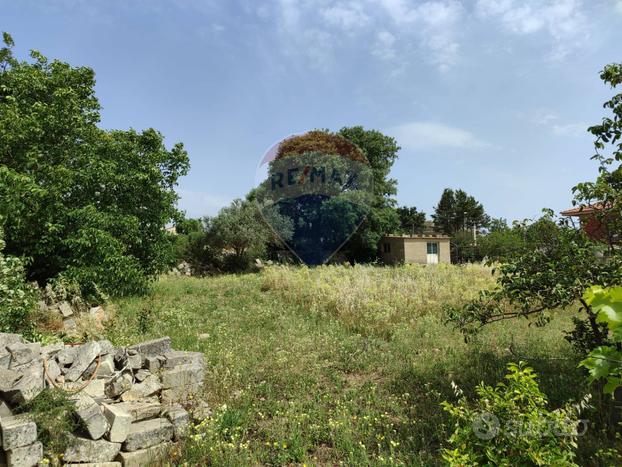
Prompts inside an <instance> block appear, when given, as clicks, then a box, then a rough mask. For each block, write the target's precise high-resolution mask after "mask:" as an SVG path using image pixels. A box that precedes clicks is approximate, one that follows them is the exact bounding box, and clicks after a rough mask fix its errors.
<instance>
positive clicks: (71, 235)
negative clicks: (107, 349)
mask: <svg viewBox="0 0 622 467" xmlns="http://www.w3.org/2000/svg"><path fill="white" fill-rule="evenodd" d="M4 39H5V44H6V47H4V48H2V49H1V50H0V141H1V142H2V144H0V215H3V216H4V219H5V220H6V224H5V225H4V227H5V234H6V237H5V240H6V244H7V252H8V253H9V254H13V255H15V256H20V257H21V256H25V257H28V258H29V261H28V265H27V271H26V272H27V277H28V279H29V280H36V281H38V282H39V283H40V284H44V283H47V282H48V281H49V280H50V279H52V278H55V277H58V276H59V275H61V274H64V275H66V276H67V277H68V278H69V279H72V280H75V281H77V282H78V283H79V284H80V286H81V287H82V288H83V292H84V293H85V294H93V293H94V291H95V290H97V289H99V290H101V291H102V292H104V293H107V294H109V295H113V296H114V295H128V294H132V293H135V292H140V291H142V290H144V289H145V286H146V284H147V282H148V280H149V279H150V278H152V277H154V276H155V275H157V274H158V273H159V272H162V271H163V270H165V269H166V267H167V266H168V264H169V262H170V257H171V254H172V242H171V240H170V237H169V235H168V234H167V233H166V232H165V230H164V227H165V226H166V225H167V223H169V222H170V221H171V220H172V219H173V218H174V217H175V216H177V214H178V213H177V209H176V207H175V203H176V201H177V194H176V193H175V190H174V187H175V185H176V184H177V180H178V179H179V177H181V176H183V175H185V173H186V172H187V170H188V156H187V154H186V151H185V150H184V149H183V146H182V145H181V144H177V145H175V146H174V147H173V148H172V149H170V150H169V149H167V148H166V147H165V145H164V141H163V137H162V135H161V134H160V133H159V132H157V131H155V130H153V129H148V130H145V131H143V132H137V131H134V130H129V131H106V130H102V129H100V128H99V127H98V126H97V125H98V123H99V118H100V116H99V109H100V107H99V102H98V100H97V98H96V97H95V91H94V87H95V76H94V72H93V70H91V69H89V68H85V67H77V68H74V67H71V66H70V65H69V64H67V63H63V62H60V61H56V60H55V61H52V62H50V61H48V59H47V58H45V57H44V56H42V55H41V54H40V53H38V52H36V51H33V52H31V57H32V59H33V60H32V62H26V61H18V60H16V59H15V58H13V56H12V53H11V48H12V46H13V42H12V40H11V38H10V36H8V35H7V34H5V38H4Z"/></svg>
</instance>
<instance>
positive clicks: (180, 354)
mask: <svg viewBox="0 0 622 467" xmlns="http://www.w3.org/2000/svg"><path fill="white" fill-rule="evenodd" d="M164 358H165V361H164V365H163V366H164V368H167V369H171V368H175V367H176V366H178V365H197V366H201V367H203V366H204V355H203V354H202V353H201V352H186V351H184V350H172V351H170V352H167V353H165V354H164Z"/></svg>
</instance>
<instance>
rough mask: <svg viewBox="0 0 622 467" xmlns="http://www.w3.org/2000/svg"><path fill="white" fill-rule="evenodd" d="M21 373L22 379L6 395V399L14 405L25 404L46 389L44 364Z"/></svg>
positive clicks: (25, 369)
mask: <svg viewBox="0 0 622 467" xmlns="http://www.w3.org/2000/svg"><path fill="white" fill-rule="evenodd" d="M21 372H22V377H21V378H19V379H18V380H17V381H16V382H15V383H14V384H13V386H12V387H11V389H9V390H8V391H6V392H5V393H4V395H5V398H8V400H9V401H10V402H12V403H14V404H23V403H25V402H28V401H30V400H32V399H34V398H35V397H37V396H38V395H39V393H40V392H41V391H43V387H44V382H43V363H41V364H38V365H33V366H30V367H28V368H24V369H23V370H21Z"/></svg>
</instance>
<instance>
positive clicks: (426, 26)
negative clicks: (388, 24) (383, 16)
mask: <svg viewBox="0 0 622 467" xmlns="http://www.w3.org/2000/svg"><path fill="white" fill-rule="evenodd" d="M375 2H377V3H379V4H380V6H381V7H382V8H383V9H384V10H385V12H386V13H387V14H388V15H389V17H390V18H391V19H392V20H393V22H394V23H395V26H396V27H397V37H398V38H401V37H404V36H405V37H409V36H411V35H413V34H414V35H415V36H416V38H417V40H418V41H419V43H420V44H421V45H422V46H423V48H424V50H426V52H427V54H426V55H427V56H429V57H430V61H431V62H432V63H433V64H434V65H436V66H437V67H438V69H439V70H440V71H447V70H449V69H450V68H451V67H452V66H454V65H455V64H456V62H457V59H458V53H459V49H460V46H459V43H458V41H457V39H456V37H457V35H458V30H459V26H460V21H461V20H462V19H463V17H464V8H463V6H462V4H461V3H460V2H458V1H457V0H429V1H426V2H423V3H420V4H417V5H413V6H410V4H408V3H407V2H406V1H404V0H375Z"/></svg>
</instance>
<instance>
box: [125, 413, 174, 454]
mask: <svg viewBox="0 0 622 467" xmlns="http://www.w3.org/2000/svg"><path fill="white" fill-rule="evenodd" d="M173 433H174V430H173V425H172V424H171V422H169V421H168V420H167V419H166V418H154V419H152V420H145V421H142V422H136V423H132V425H131V427H130V432H129V434H128V435H127V439H126V440H125V443H123V450H124V451H137V450H139V449H145V448H149V447H151V446H155V445H157V444H160V443H162V442H164V441H169V440H170V439H171V438H172V437H173Z"/></svg>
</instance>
